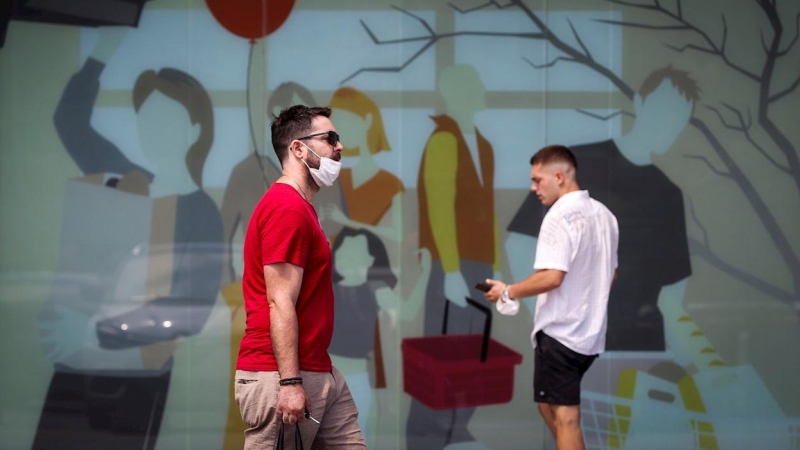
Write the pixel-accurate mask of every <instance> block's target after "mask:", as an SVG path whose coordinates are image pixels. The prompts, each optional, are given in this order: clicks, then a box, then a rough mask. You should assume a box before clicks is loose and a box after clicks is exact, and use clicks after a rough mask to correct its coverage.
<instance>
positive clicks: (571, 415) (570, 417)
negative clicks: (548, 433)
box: [554, 405, 581, 428]
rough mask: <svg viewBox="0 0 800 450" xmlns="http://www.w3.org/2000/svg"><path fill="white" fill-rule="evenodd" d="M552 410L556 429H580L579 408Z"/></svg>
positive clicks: (566, 407)
mask: <svg viewBox="0 0 800 450" xmlns="http://www.w3.org/2000/svg"><path fill="white" fill-rule="evenodd" d="M554 409H555V425H556V428H580V424H581V409H580V406H577V405H575V406H556V407H555V408H554Z"/></svg>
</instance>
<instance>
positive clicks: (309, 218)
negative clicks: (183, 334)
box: [236, 183, 333, 372]
mask: <svg viewBox="0 0 800 450" xmlns="http://www.w3.org/2000/svg"><path fill="white" fill-rule="evenodd" d="M274 263H289V264H293V265H295V266H299V267H302V268H303V281H302V284H301V286H300V293H299V295H298V297H297V303H296V305H295V309H296V311H297V325H298V353H299V355H298V356H299V359H300V370H306V371H311V372H329V371H331V370H332V366H331V358H330V356H329V355H328V346H329V345H330V343H331V337H332V336H333V283H332V281H331V271H332V265H333V263H332V259H331V248H330V245H329V244H328V240H327V239H326V238H325V233H324V232H323V231H322V227H321V226H320V223H319V219H318V218H317V214H316V212H315V211H314V208H313V207H312V206H311V205H310V204H309V203H308V202H307V201H305V199H303V197H302V196H301V195H300V193H299V192H297V191H296V190H295V189H294V188H293V187H291V186H289V185H287V184H283V183H274V184H273V185H272V186H271V187H270V188H269V190H268V191H267V192H266V194H264V196H263V197H262V198H261V201H260V202H259V203H258V205H257V206H256V208H255V210H254V211H253V216H252V218H251V219H250V223H249V224H248V226H247V234H246V235H245V238H244V273H243V275H242V290H243V293H244V308H245V312H246V313H247V325H246V327H245V332H244V337H243V338H242V342H241V344H240V346H239V356H238V359H237V362H236V368H237V369H239V370H248V371H274V370H278V364H277V362H276V361H275V353H274V352H273V350H272V339H271V337H270V316H269V312H270V308H269V305H268V303H267V293H266V286H265V283H264V266H266V265H268V264H274Z"/></svg>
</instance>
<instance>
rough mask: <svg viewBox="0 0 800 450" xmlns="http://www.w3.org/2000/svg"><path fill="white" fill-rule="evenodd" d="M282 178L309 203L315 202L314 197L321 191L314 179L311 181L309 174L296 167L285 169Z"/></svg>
mask: <svg viewBox="0 0 800 450" xmlns="http://www.w3.org/2000/svg"><path fill="white" fill-rule="evenodd" d="M301 164H302V163H301ZM282 178H283V180H284V182H285V183H286V184H288V185H289V186H291V187H293V188H294V189H295V190H297V192H298V193H299V194H300V195H301V196H302V197H303V198H304V199H306V200H307V201H308V202H309V203H312V202H313V201H314V195H316V193H317V191H319V186H317V184H316V183H314V180H313V179H312V180H309V178H310V177H309V176H308V172H306V171H305V170H302V171H301V170H298V168H296V167H285V168H284V169H283V177H282ZM279 181H280V180H279Z"/></svg>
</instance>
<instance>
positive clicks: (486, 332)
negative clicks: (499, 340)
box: [442, 297, 492, 362]
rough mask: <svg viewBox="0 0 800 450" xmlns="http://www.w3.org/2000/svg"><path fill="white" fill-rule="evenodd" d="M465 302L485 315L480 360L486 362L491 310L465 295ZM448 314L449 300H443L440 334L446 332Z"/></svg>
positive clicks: (490, 330)
mask: <svg viewBox="0 0 800 450" xmlns="http://www.w3.org/2000/svg"><path fill="white" fill-rule="evenodd" d="M466 300H467V303H468V304H469V305H470V306H472V307H473V308H475V309H477V310H478V311H480V312H482V313H483V314H484V315H486V319H485V320H484V322H483V339H482V340H481V362H486V357H487V356H488V354H489V337H490V336H491V334H492V310H491V309H489V308H488V307H487V306H486V305H484V304H482V303H480V302H476V301H475V300H473V299H471V298H469V297H467V298H466ZM449 315H450V301H449V300H447V299H445V301H444V320H442V334H447V316H449Z"/></svg>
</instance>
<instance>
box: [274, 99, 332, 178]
mask: <svg viewBox="0 0 800 450" xmlns="http://www.w3.org/2000/svg"><path fill="white" fill-rule="evenodd" d="M317 116H323V117H330V116H331V109H330V108H325V107H321V106H314V107H308V106H304V105H295V106H291V107H289V108H286V109H284V110H283V111H281V114H280V115H279V116H278V117H277V118H276V119H275V120H273V121H272V125H271V130H272V148H273V149H274V150H275V154H276V155H278V160H280V162H281V166H283V160H284V158H286V155H287V153H288V151H287V149H288V146H289V142H291V141H292V140H294V139H297V138H298V137H302V136H303V135H305V134H308V133H309V132H310V130H311V124H312V122H313V121H314V117H317Z"/></svg>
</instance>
